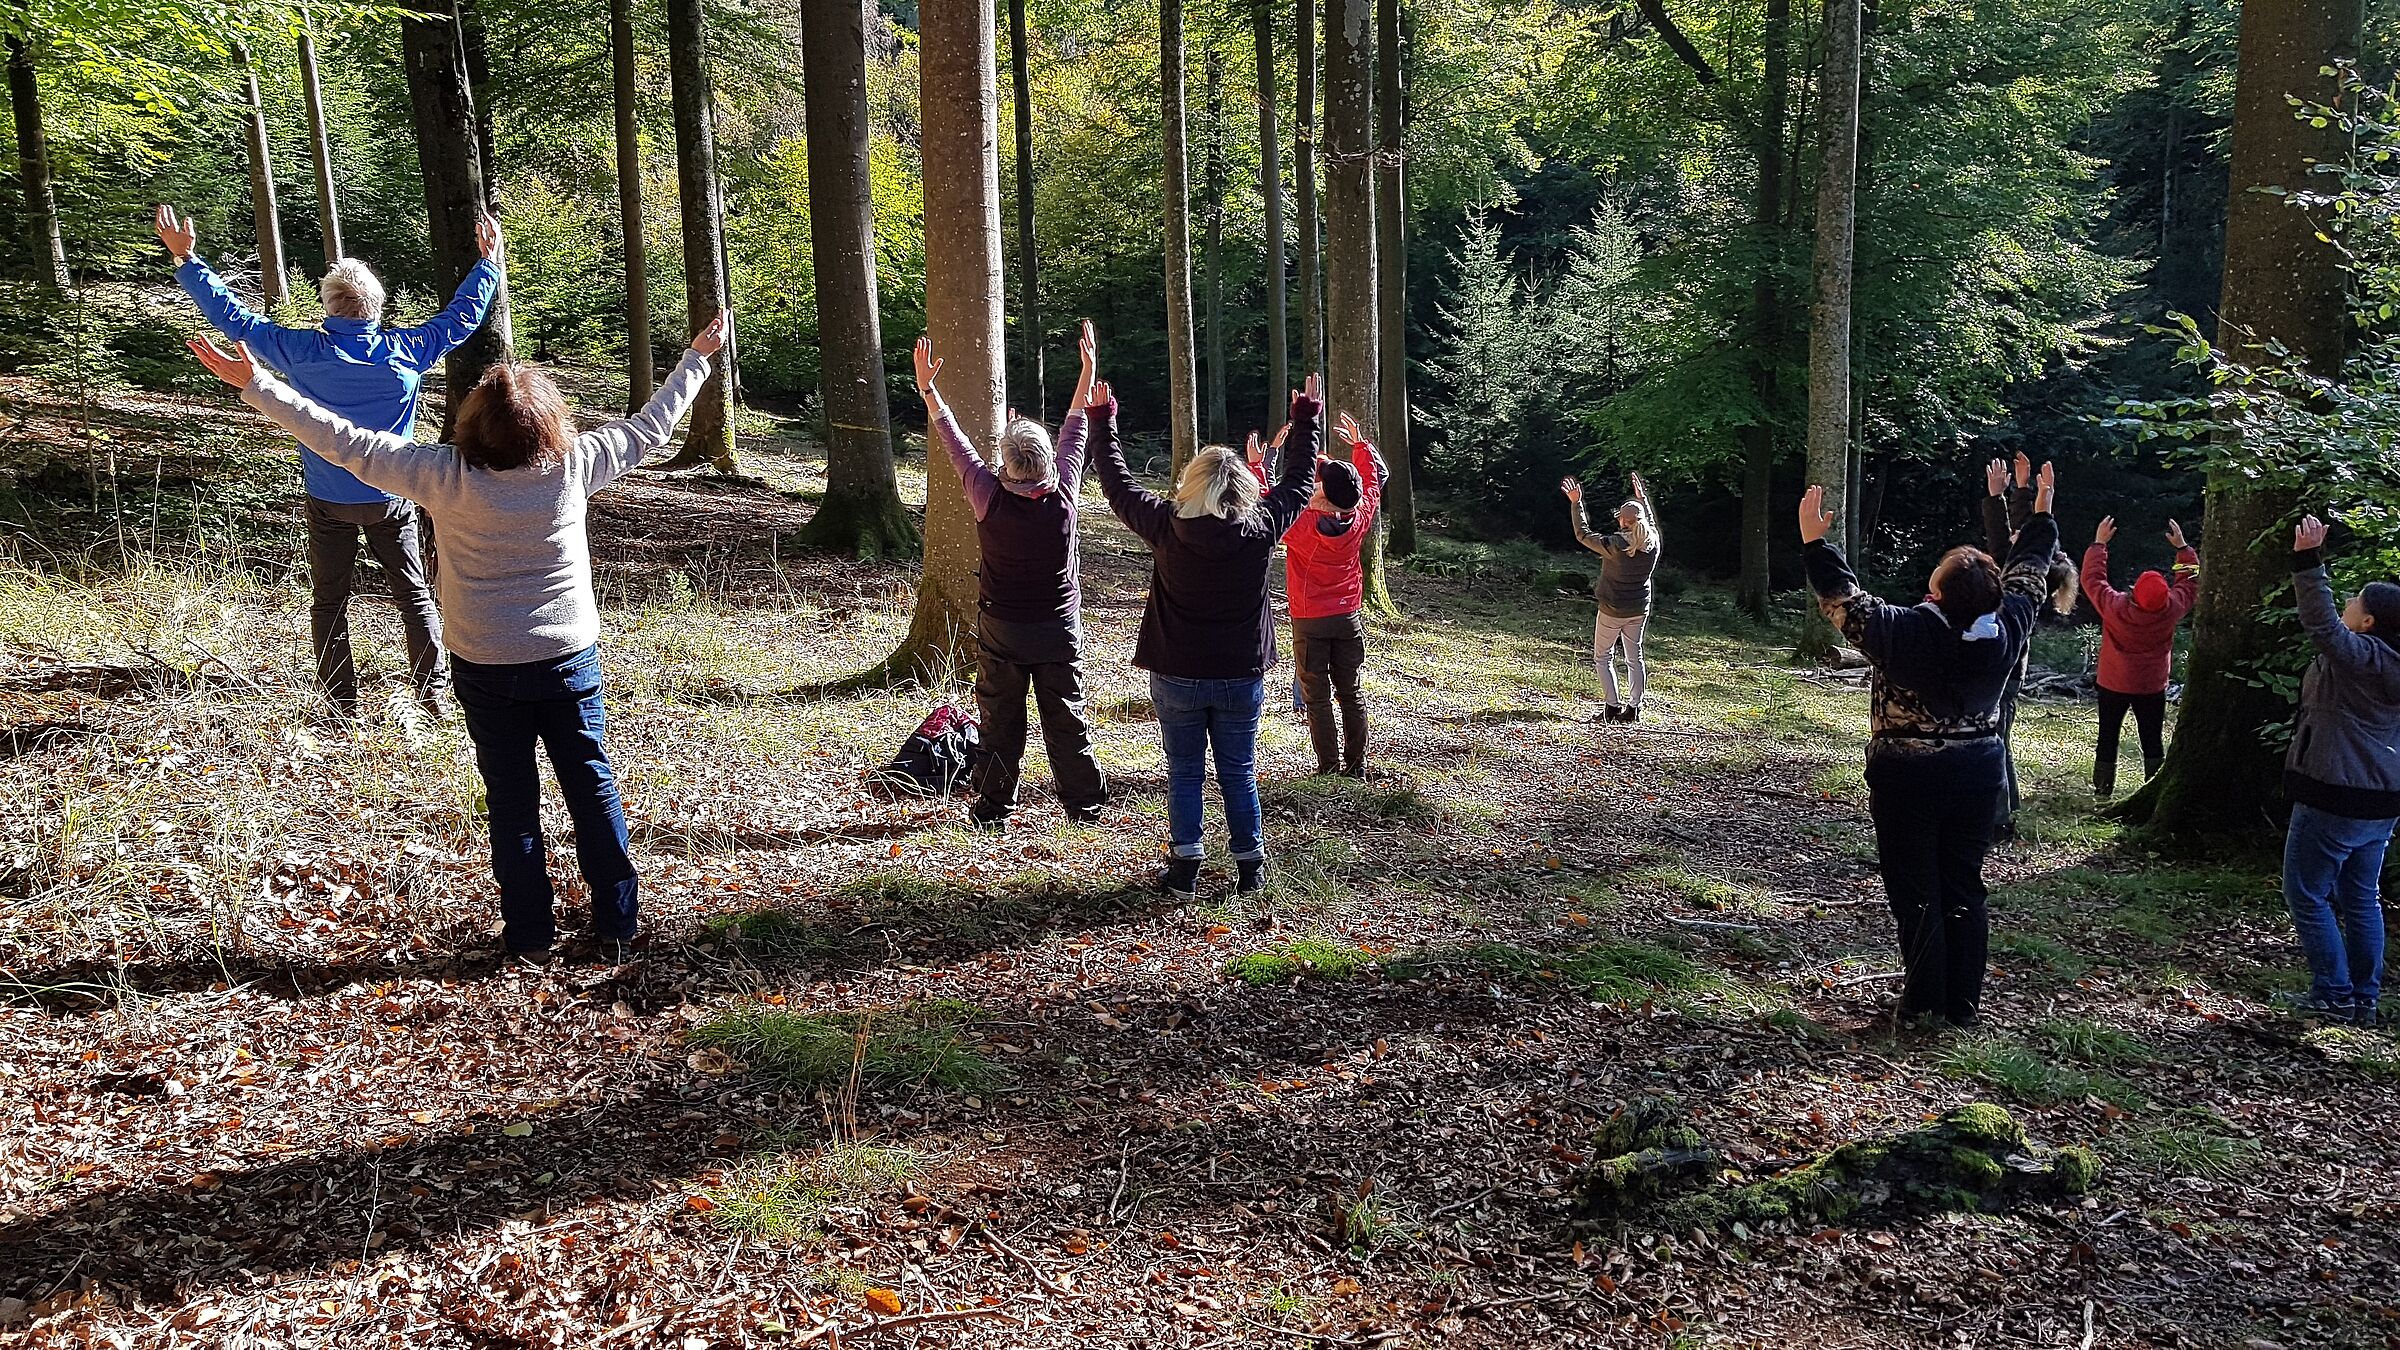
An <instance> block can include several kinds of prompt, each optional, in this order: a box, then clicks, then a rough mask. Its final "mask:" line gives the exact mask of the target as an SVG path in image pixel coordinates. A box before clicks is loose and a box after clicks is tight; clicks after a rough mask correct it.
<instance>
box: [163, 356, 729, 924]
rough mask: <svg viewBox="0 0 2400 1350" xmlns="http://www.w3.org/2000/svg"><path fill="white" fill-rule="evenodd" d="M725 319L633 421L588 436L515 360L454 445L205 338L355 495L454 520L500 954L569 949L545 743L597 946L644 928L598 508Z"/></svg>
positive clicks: (552, 390)
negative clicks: (587, 526) (614, 709)
mask: <svg viewBox="0 0 2400 1350" xmlns="http://www.w3.org/2000/svg"><path fill="white" fill-rule="evenodd" d="M726 328H727V320H726V317H725V316H723V315H720V316H719V317H718V318H717V320H716V321H715V322H713V323H711V324H710V325H709V326H708V327H707V328H706V329H704V330H702V331H701V333H700V335H699V336H698V337H696V338H693V339H692V347H691V350H690V351H688V352H686V353H684V357H683V363H682V364H681V365H679V366H677V367H676V368H675V371H674V373H673V374H671V375H669V376H668V377H667V379H666V382H665V383H663V384H661V385H660V386H659V389H658V392H657V394H655V395H654V396H652V398H651V400H650V403H649V406H647V407H645V408H643V409H642V411H641V412H640V413H638V414H636V415H635V416H632V417H628V418H626V419H624V420H623V421H619V422H612V423H609V424H608V425H607V426H604V427H601V428H599V429H598V430H596V431H590V432H586V433H584V434H582V435H580V436H579V435H577V434H576V433H575V421H574V418H573V417H572V416H571V415H570V414H569V412H568V410H567V400H566V396H565V395H564V394H562V393H560V392H559V388H558V385H557V383H556V382H555V381H553V380H552V379H551V378H550V377H549V375H547V374H545V373H544V372H543V371H542V370H541V369H540V368H539V367H536V366H530V365H522V364H519V363H517V362H514V361H508V362H502V363H501V364H499V365H496V366H493V367H492V368H491V369H490V370H489V371H486V372H485V373H484V377H483V380H482V381H481V382H480V383H478V384H477V385H476V386H475V388H474V390H473V392H471V393H469V394H468V395H467V397H466V400H465V402H464V403H462V404H461V405H460V406H459V413H458V426H457V436H456V439H455V441H454V443H452V444H449V445H423V444H419V443H418V442H416V441H413V440H410V439H408V438H407V437H405V436H397V435H394V434H392V433H390V432H385V431H371V430H368V429H366V428H363V427H360V426H358V425H356V424H355V423H352V422H349V421H347V420H345V419H343V418H341V417H339V416H336V415H335V414H333V413H331V412H329V411H327V410H326V409H325V408H323V407H321V406H320V405H318V404H316V403H313V402H310V401H309V400H308V399H306V398H304V397H302V396H301V395H300V394H298V393H296V392H294V390H293V389H292V387H291V386H290V385H287V384H285V383H283V382H282V381H280V380H278V379H276V378H275V377H274V376H273V375H271V374H268V373H267V372H265V371H262V370H260V369H259V368H258V367H257V366H256V365H255V364H253V363H252V361H251V359H250V352H249V349H248V348H247V347H244V346H242V345H240V344H238V343H237V344H235V346H234V350H233V354H232V355H230V356H229V355H227V354H226V353H224V352H221V351H219V350H217V348H216V346H215V345H214V344H213V343H210V342H208V341H206V340H204V339H197V338H195V339H193V341H192V342H191V344H190V346H191V349H192V352H193V354H194V355H196V356H198V357H199V358H200V363H201V364H202V365H204V366H207V367H208V369H209V372H210V373H211V374H213V375H215V376H216V377H217V378H218V379H221V380H223V381H225V382H226V383H227V384H230V385H233V386H235V387H236V388H239V389H240V390H241V391H242V401H243V402H244V403H247V404H249V405H250V406H251V407H253V408H256V409H257V410H258V411H260V412H262V413H265V414H266V415H267V416H268V417H270V418H272V419H273V420H274V421H275V422H276V424H277V425H279V426H281V427H282V428H283V429H284V430H286V431H288V432H290V433H291V434H292V435H294V436H296V437H298V438H299V440H300V443H301V444H303V445H305V446H307V447H308V448H309V449H311V450H313V451H315V452H316V453H317V454H319V455H321V456H323V457H324V458H325V459H326V460H328V461H330V462H332V463H334V464H338V465H340V466H341V467H342V468H344V469H347V470H349V471H350V472H351V473H352V474H353V475H355V476H356V477H357V478H358V480H359V481H360V482H363V483H366V484H367V485H369V486H371V487H374V488H378V489H380V490H382V491H384V492H388V493H391V494H392V495H394V496H396V497H401V498H404V499H406V500H409V501H413V502H416V503H418V504H419V505H421V506H423V507H425V508H426V511H427V512H428V513H429V514H430V515H432V516H433V518H434V519H436V520H439V521H440V522H441V523H442V567H441V572H440V575H439V577H438V579H437V581H436V583H435V585H436V589H437V590H438V591H439V593H440V596H441V603H442V617H443V624H442V645H443V646H445V647H447V648H448V649H449V651H450V682H451V687H452V689H453V690H454V691H455V692H456V696H457V698H458V704H459V707H460V708H461V709H462V710H463V711H464V712H465V714H466V722H467V735H468V737H469V738H470V739H471V740H473V741H474V743H475V766H476V768H477V769H479V770H480V771H481V772H482V774H483V787H484V798H485V801H486V803H487V809H488V812H489V815H490V820H491V831H492V874H493V876H494V878H495V879H496V880H497V881H498V882H499V885H500V917H501V925H502V927H501V942H502V944H503V945H504V946H505V947H506V948H507V949H508V950H509V952H511V953H512V954H516V955H521V956H528V957H540V956H544V955H546V954H547V953H548V951H549V949H550V946H551V943H552V941H553V939H554V938H555V936H556V927H555V922H554V920H553V919H552V917H551V912H550V911H551V904H552V902H553V900H554V899H555V896H554V895H553V894H552V891H551V888H550V871H549V865H548V859H547V857H546V855H545V853H544V850H543V846H542V784H541V777H540V770H539V767H538V766H537V765H536V763H535V760H534V745H535V743H536V742H537V741H538V742H539V743H540V744H541V746H542V747H543V748H544V749H545V750H547V751H548V752H549V755H550V766H551V768H552V770H553V771H554V772H556V773H557V775H558V785H559V790H560V792H561V793H562V794H563V795H564V796H565V797H566V803H567V814H568V816H569V817H570V818H571V819H573V821H574V822H575V860H576V863H577V865H578V866H579V868H580V869H581V870H582V872H583V879H584V882H585V885H586V886H587V887H588V888H589V890H590V891H591V905H592V913H591V935H592V938H593V940H594V941H595V942H596V943H597V944H599V947H600V949H601V952H602V954H604V955H606V956H608V957H610V958H611V959H616V958H620V957H622V956H623V955H624V954H625V950H626V946H627V944H629V943H631V942H632V941H633V939H634V937H635V936H636V934H637V932H638V930H639V923H640V918H641V904H640V880H639V878H638V877H637V876H636V875H635V872H634V867H633V858H632V855H631V853H630V852H629V851H628V846H629V843H630V840H629V837H628V835H627V832H626V829H625V812H624V808H623V806H622V805H621V804H620V802H619V800H618V797H617V782H616V775H615V773H614V772H613V771H612V770H611V768H610V766H609V762H608V752H607V751H606V750H605V749H603V748H602V746H601V738H602V736H603V735H604V734H605V732H606V728H607V723H606V719H605V717H604V715H603V712H602V708H601V691H602V683H601V678H600V648H599V641H600V610H599V606H598V604H597V603H596V602H595V601H594V599H593V596H592V560H591V547H590V543H589V541H588V539H587V538H586V536H585V531H584V511H585V503H586V501H587V500H588V499H589V498H590V497H591V495H592V494H593V493H595V492H598V491H599V490H600V489H601V488H603V487H606V486H608V484H609V483H611V482H613V481H615V480H616V479H617V478H619V477H621V476H623V475H624V474H625V473H627V472H628V471H630V470H632V469H635V468H638V467H640V466H641V463H642V461H643V460H645V459H647V458H649V457H650V454H651V452H652V451H654V450H656V449H658V448H659V447H661V446H664V445H665V444H666V443H667V441H668V439H669V438H670V437H672V436H673V435H674V433H675V427H676V424H677V423H679V422H681V421H682V420H683V415H684V412H685V411H686V410H687V409H689V408H690V407H691V404H692V400H693V398H694V397H696V396H697V395H698V394H699V392H700V387H701V386H702V385H704V384H706V383H707V382H708V377H709V364H710V358H712V357H714V356H715V355H716V353H717V350H718V349H719V348H720V347H723V346H724V345H725V335H726Z"/></svg>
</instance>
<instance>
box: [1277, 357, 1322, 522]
mask: <svg viewBox="0 0 2400 1350" xmlns="http://www.w3.org/2000/svg"><path fill="white" fill-rule="evenodd" d="M1322 390H1323V382H1322V381H1320V380H1319V379H1318V378H1317V377H1316V376H1314V375H1311V376H1309V377H1308V382H1307V383H1306V384H1305V385H1303V386H1302V387H1301V389H1300V392H1299V393H1296V394H1294V395H1292V417H1291V422H1292V434H1291V437H1290V439H1289V441H1288V442H1287V443H1286V444H1285V446H1284V448H1283V462H1282V463H1281V464H1279V465H1277V466H1276V467H1277V468H1279V469H1281V470H1282V472H1281V473H1280V474H1278V475H1277V476H1276V479H1275V486H1274V487H1272V488H1269V489H1268V490H1267V499H1266V508H1267V519H1268V520H1269V521H1270V522H1271V523H1272V525H1273V528H1274V531H1275V535H1276V537H1277V538H1281V537H1282V536H1283V533H1284V531H1286V530H1289V529H1290V528H1292V522H1293V521H1296V520H1298V519H1299V518H1300V513H1301V512H1303V511H1305V510H1307V509H1308V499H1309V497H1310V496H1311V495H1312V494H1313V493H1314V492H1315V491H1316V477H1317V442H1318V435H1319V432H1318V427H1317V421H1318V419H1319V418H1320V417H1321V416H1323V414H1324V411H1325V400H1324V394H1323V392H1322Z"/></svg>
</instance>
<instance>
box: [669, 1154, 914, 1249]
mask: <svg viewBox="0 0 2400 1350" xmlns="http://www.w3.org/2000/svg"><path fill="white" fill-rule="evenodd" d="M918 1165H919V1164H918V1159H917V1156H916V1155H915V1154H914V1153H911V1152H909V1151H908V1150H907V1149H899V1148H883V1147H878V1146H876V1145H872V1144H836V1145H833V1146H830V1147H827V1148H824V1149H820V1150H817V1151H815V1152H813V1153H810V1154H807V1155H805V1156H797V1155H794V1154H791V1153H787V1152H772V1153H761V1154H758V1155H756V1156H754V1157H751V1158H748V1159H745V1160H743V1161H742V1162H740V1163H738V1164H736V1165H735V1166H733V1167H730V1168H727V1169H726V1171H725V1173H724V1175H723V1176H722V1178H720V1179H719V1180H718V1182H717V1183H716V1184H715V1185H713V1186H710V1187H707V1188H706V1189H704V1190H703V1191H701V1192H700V1194H701V1196H702V1197H703V1198H704V1199H705V1200H706V1201H707V1202H708V1204H709V1209H708V1217H709V1220H710V1222H712V1223H714V1224H715V1225H716V1226H717V1227H719V1228H722V1229H724V1230H725V1231H727V1232H729V1233H736V1234H740V1235H741V1236H743V1237H749V1238H761V1239H765V1240H767V1241H770V1242H813V1241H815V1240H817V1239H818V1238H819V1237H821V1236H823V1234H822V1232H821V1231H820V1229H819V1225H820V1224H821V1223H822V1222H823V1221H824V1218H825V1215H826V1213H827V1212H828V1211H830V1210H832V1209H833V1208H835V1207H836V1206H841V1205H856V1204H858V1203H859V1202H860V1201H862V1200H864V1199H867V1198H870V1197H872V1196H873V1195H874V1194H875V1193H876V1192H878V1191H881V1190H883V1189H884V1188H886V1187H888V1186H891V1185H893V1184H895V1183H897V1182H902V1181H906V1180H908V1179H909V1178H910V1177H911V1176H913V1175H915V1174H916V1171H917V1168H918Z"/></svg>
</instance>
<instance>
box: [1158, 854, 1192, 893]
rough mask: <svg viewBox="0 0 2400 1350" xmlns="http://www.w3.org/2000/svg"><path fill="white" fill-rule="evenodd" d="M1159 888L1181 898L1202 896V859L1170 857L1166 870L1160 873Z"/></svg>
mask: <svg viewBox="0 0 2400 1350" xmlns="http://www.w3.org/2000/svg"><path fill="white" fill-rule="evenodd" d="M1158 888H1159V889H1160V890H1162V891H1165V892H1166V893H1167V894H1169V895H1172V896H1174V897H1176V898H1177V899H1179V900H1197V899H1199V898H1200V860H1199V859H1198V858H1169V859H1167V866H1166V870H1164V871H1162V872H1160V873H1159V874H1158Z"/></svg>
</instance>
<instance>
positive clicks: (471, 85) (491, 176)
mask: <svg viewBox="0 0 2400 1350" xmlns="http://www.w3.org/2000/svg"><path fill="white" fill-rule="evenodd" d="M488 38H489V35H488V34H487V33H486V31H485V29H484V26H483V11H481V10H479V9H477V8H476V7H475V0H458V43H459V55H460V58H461V59H462V60H464V61H465V62H466V65H467V91H468V92H469V93H471V94H472V95H474V98H475V162H476V163H477V164H479V165H481V166H482V167H483V206H484V209H485V210H487V211H489V212H491V213H492V214H493V215H495V216H497V215H499V214H500V166H499V163H498V162H497V160H496V159H495V158H494V153H495V152H494V150H493V135H492V92H491V91H492V57H491V43H490V41H489V40H488Z"/></svg>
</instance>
